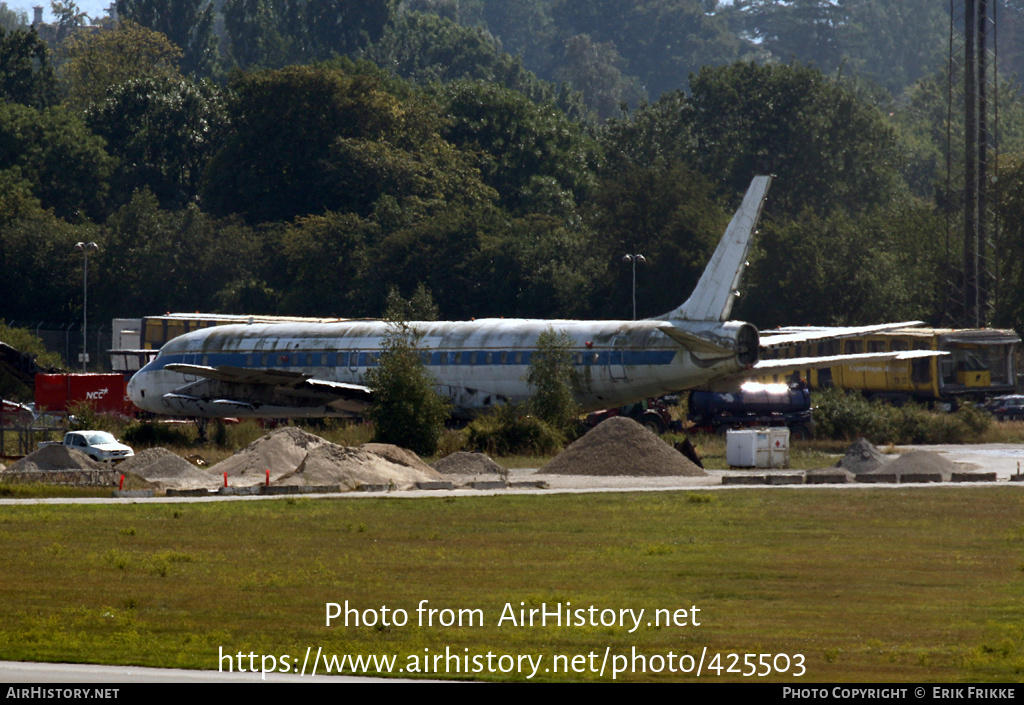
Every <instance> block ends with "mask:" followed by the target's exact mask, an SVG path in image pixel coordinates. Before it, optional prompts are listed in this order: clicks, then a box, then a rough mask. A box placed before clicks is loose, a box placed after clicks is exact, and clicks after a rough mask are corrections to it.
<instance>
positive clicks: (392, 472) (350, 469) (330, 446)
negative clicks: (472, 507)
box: [273, 443, 442, 490]
mask: <svg viewBox="0 0 1024 705" xmlns="http://www.w3.org/2000/svg"><path fill="white" fill-rule="evenodd" d="M441 479H442V478H441V476H440V475H439V474H438V473H436V472H435V471H433V470H431V469H430V467H429V466H428V467H427V471H423V470H418V469H416V468H411V467H409V466H407V465H400V464H398V463H393V462H391V461H390V460H388V459H387V458H384V457H382V456H380V455H377V454H376V453H371V452H369V451H367V450H363V449H360V448H346V447H345V446H339V445H337V444H334V443H324V444H322V445H318V446H316V447H315V448H313V449H311V450H310V451H309V453H307V454H306V457H305V458H304V459H303V460H302V462H301V463H300V464H299V465H298V467H296V468H295V470H293V471H292V472H289V473H287V474H285V475H282V476H281V477H280V478H279V479H277V480H276V481H274V482H273V484H275V485H342V486H343V487H347V488H348V489H350V490H354V489H356V488H357V487H359V485H364V484H365V485H388V484H392V485H394V486H395V487H396V488H397V489H407V488H409V487H411V486H412V485H413V484H415V483H417V482H438V481H440V480H441Z"/></svg>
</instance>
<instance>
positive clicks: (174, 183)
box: [86, 77, 227, 208]
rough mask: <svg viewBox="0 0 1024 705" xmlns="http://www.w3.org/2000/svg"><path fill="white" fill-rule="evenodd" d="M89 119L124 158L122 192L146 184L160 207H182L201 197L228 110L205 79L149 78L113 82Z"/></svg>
mask: <svg viewBox="0 0 1024 705" xmlns="http://www.w3.org/2000/svg"><path fill="white" fill-rule="evenodd" d="M86 121H87V122H88V124H89V125H90V127H92V129H93V131H94V132H95V133H96V134H97V135H100V136H101V137H103V138H104V139H105V140H106V141H107V148H108V151H109V152H110V153H111V154H112V155H114V156H116V157H117V158H118V159H119V160H120V163H119V165H118V168H117V170H116V171H115V172H114V177H113V182H114V186H115V188H116V189H117V191H118V192H119V193H120V194H122V195H127V194H130V193H132V192H133V191H134V190H137V189H142V188H148V189H149V190H150V191H152V192H153V194H154V195H155V196H156V197H157V198H158V199H159V201H160V205H161V207H163V208H181V207H183V206H185V205H187V204H189V203H192V202H194V201H196V200H197V198H198V196H199V190H200V185H201V182H202V178H203V174H204V172H205V170H206V166H207V164H208V163H209V161H210V159H211V158H212V157H213V153H214V151H215V150H216V149H217V148H219V146H220V141H221V139H222V137H223V133H224V130H225V128H226V122H227V114H226V112H225V107H224V100H223V98H222V96H221V93H220V91H219V90H218V89H217V88H215V87H214V86H213V85H212V84H211V83H209V82H207V81H203V82H199V83H196V82H193V81H191V80H189V79H183V78H172V77H159V78H154V77H149V78H138V79H132V80H129V81H125V82H123V83H120V84H119V85H116V86H113V87H111V88H110V89H109V90H108V91H107V92H106V96H105V98H104V99H103V100H102V101H100V102H99V103H98V104H96V105H95V106H94V107H93V108H92V110H90V111H89V112H88V113H87V116H86Z"/></svg>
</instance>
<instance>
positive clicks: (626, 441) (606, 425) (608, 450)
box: [541, 416, 707, 477]
mask: <svg viewBox="0 0 1024 705" xmlns="http://www.w3.org/2000/svg"><path fill="white" fill-rule="evenodd" d="M541 472H544V473H552V474H555V475H632V476H666V475H682V476H688V477H701V476H704V475H706V474H707V473H705V472H704V471H703V470H702V469H701V468H699V467H697V466H696V465H694V464H693V463H692V462H690V461H689V460H688V459H687V458H685V457H684V456H683V455H682V453H680V452H679V451H677V450H676V449H675V448H673V447H672V446H670V445H668V444H667V443H665V442H664V441H662V440H661V439H660V438H658V437H657V436H656V435H654V434H653V433H651V432H650V431H648V430H647V429H646V428H644V427H643V426H641V425H640V424H638V423H637V422H636V421H634V420H633V419H630V418H627V417H625V416H616V417H613V418H610V419H608V420H607V421H603V422H601V423H599V424H598V425H597V426H595V427H594V428H592V429H591V430H590V431H589V432H587V435H585V436H583V438H580V439H579V440H577V441H576V442H574V443H572V444H571V445H570V446H569V447H568V448H566V449H565V450H564V451H562V452H561V453H560V454H559V455H558V456H556V457H555V459H554V460H552V461H551V462H550V463H548V464H547V465H546V466H545V467H544V468H543V469H542V470H541Z"/></svg>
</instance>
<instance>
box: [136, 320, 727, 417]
mask: <svg viewBox="0 0 1024 705" xmlns="http://www.w3.org/2000/svg"><path fill="white" fill-rule="evenodd" d="M393 325H394V324H390V323H387V322H383V321H348V322H340V323H328V324H317V325H308V324H276V325H268V324H262V325H260V324H254V325H228V326H220V327H217V328H211V329H206V330H200V331H195V332H193V333H189V334H187V335H184V336H181V337H179V338H176V339H174V340H172V341H170V342H168V343H167V344H166V345H165V346H164V348H163V349H162V350H161V351H160V354H159V356H158V357H157V358H156V359H155V360H154V361H153V362H151V363H150V364H149V365H146V366H145V367H144V368H143V369H142V370H140V371H139V372H138V373H137V374H136V376H135V377H133V378H132V380H131V382H130V384H129V394H130V395H131V397H132V399H133V401H134V402H135V403H136V405H138V406H140V407H141V408H145V409H148V410H150V411H154V412H157V413H165V414H166V413H180V414H187V415H194V416H216V415H219V414H220V413H222V412H213V411H211V410H209V409H208V408H199V407H194V408H191V407H189V405H188V404H187V403H185V402H183V401H179V402H169V401H168V400H166V399H162V397H163V395H164V394H167V393H171V392H173V391H174V390H176V389H179V388H181V387H182V386H183V385H187V384H189V383H190V382H194V381H196V380H197V378H195V377H192V376H188V375H184V374H181V373H178V372H173V371H170V370H167V369H165V367H166V365H168V364H174V363H179V364H191V365H202V366H212V367H217V366H221V365H223V366H231V367H241V368H258V369H277V370H287V371H291V372H299V373H302V374H306V375H310V376H311V377H313V378H315V379H318V380H326V381H332V382H345V383H351V384H359V385H365V384H366V381H365V375H366V371H367V370H368V369H369V368H370V367H372V366H374V365H375V364H376V361H377V357H378V356H379V353H380V350H381V343H382V341H383V339H384V336H385V335H386V334H387V333H388V330H389V326H393ZM659 325H664V321H659V320H644V321H557V320H556V321H548V320H543V321H541V320H509V319H482V320H477V321H463V322H436V323H432V322H414V323H410V324H409V326H410V328H411V329H412V330H413V331H414V332H415V333H416V335H417V336H418V340H417V347H418V349H419V350H420V351H421V353H422V359H423V361H424V363H425V367H426V370H427V371H428V373H429V374H430V375H431V376H433V378H434V380H435V382H436V387H437V389H438V391H439V392H440V393H441V394H443V395H445V396H447V397H449V398H450V399H451V400H452V404H453V410H454V412H455V413H456V414H460V415H471V414H472V413H474V412H477V411H480V410H482V409H486V408H488V407H490V406H493V405H497V404H502V403H507V402H513V403H515V402H520V401H523V400H525V399H527V398H528V397H529V396H530V394H531V390H530V388H529V386H528V385H527V384H526V382H525V377H526V373H527V368H528V366H529V364H530V359H531V355H532V354H533V352H534V351H535V350H536V344H537V338H538V336H539V335H540V334H541V333H543V332H544V331H545V330H548V329H549V328H550V329H554V330H555V331H557V332H560V333H565V334H566V335H568V336H569V338H570V339H571V340H572V341H573V348H572V355H573V363H574V366H575V368H576V370H577V371H578V373H579V376H580V379H581V380H582V389H581V390H580V392H579V393H578V401H579V403H580V404H581V406H583V407H584V409H586V410H591V409H600V408H607V407H612V406H618V405H622V404H626V403H629V402H632V401H636V400H639V399H643V398H646V397H650V396H658V395H662V394H667V393H670V392H675V391H679V390H681V389H684V388H690V387H693V386H696V385H699V384H701V383H703V382H705V381H707V380H710V379H712V378H716V377H720V376H722V375H723V374H728V373H731V372H734V371H738V370H741V369H743V368H744V365H743V364H742V363H741V362H740V361H739V360H738V359H737V357H736V356H735V355H731V356H727V357H715V358H713V359H701V356H697V355H695V354H694V353H691V352H689V351H686V350H684V349H683V348H682V347H681V346H680V345H679V344H678V343H677V342H675V341H673V340H672V339H670V338H669V337H668V336H666V335H665V334H664V333H662V332H661V331H660V330H658V327H659ZM143 389H145V390H146V395H145V396H142V395H141V394H140V392H141V390H143ZM233 415H238V416H246V415H251V416H268V415H281V416H331V415H344V412H343V411H337V410H332V409H328V408H325V407H324V406H323V405H320V404H311V405H310V406H309V408H307V409H303V408H295V407H294V406H290V407H288V408H286V409H280V410H278V409H273V408H271V407H270V406H266V405H264V406H262V407H261V408H260V409H259V410H254V411H253V413H251V414H247V413H246V412H245V411H244V410H240V411H238V412H236V413H235V414H233Z"/></svg>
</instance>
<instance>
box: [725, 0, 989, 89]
mask: <svg viewBox="0 0 1024 705" xmlns="http://www.w3.org/2000/svg"><path fill="white" fill-rule="evenodd" d="M723 15H724V16H725V18H726V19H727V20H728V21H729V22H730V24H731V25H732V27H733V28H734V29H735V30H736V31H737V32H738V33H739V35H740V37H742V38H744V39H749V40H751V41H754V42H756V43H757V45H758V47H759V48H760V49H761V51H762V52H764V53H766V54H768V55H770V56H771V57H773V58H774V59H775V60H777V61H782V62H785V61H790V60H791V59H792V58H794V57H795V58H796V59H797V60H798V61H800V62H802V63H805V64H812V65H814V66H817V67H818V68H819V69H821V70H822V71H823V72H825V73H833V72H836V71H838V72H841V73H854V74H857V75H859V76H863V77H866V78H869V79H871V80H873V81H875V82H877V83H879V84H881V85H883V86H885V87H886V88H888V89H889V90H890V91H892V92H893V93H894V94H896V93H899V92H900V91H901V90H902V89H904V88H905V87H906V86H908V85H909V84H911V83H913V82H914V81H916V80H917V79H918V78H920V77H921V76H923V75H925V74H927V73H930V72H931V71H933V70H935V68H936V67H938V66H939V65H940V64H941V63H942V62H944V61H945V48H946V46H947V44H948V35H949V16H948V8H944V7H943V6H942V5H941V4H940V3H935V2H933V1H932V0H902V1H901V2H895V3H894V2H886V1H884V0H856V1H854V2H822V0H796V1H795V2H794V1H793V0H738V1H737V2H733V3H730V5H728V6H726V7H725V8H724V12H723ZM1001 19H1002V18H1000V20H1001Z"/></svg>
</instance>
